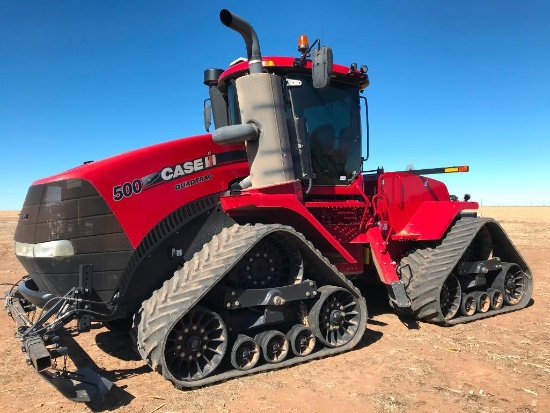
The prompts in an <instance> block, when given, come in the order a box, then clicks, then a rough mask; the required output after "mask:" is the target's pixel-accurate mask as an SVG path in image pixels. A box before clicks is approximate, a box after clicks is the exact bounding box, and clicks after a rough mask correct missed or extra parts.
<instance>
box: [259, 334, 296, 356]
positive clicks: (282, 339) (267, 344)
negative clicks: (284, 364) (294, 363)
mask: <svg viewBox="0 0 550 413" xmlns="http://www.w3.org/2000/svg"><path fill="white" fill-rule="evenodd" d="M255 340H256V342H257V343H258V344H259V345H260V347H261V348H262V353H263V355H264V359H265V361H267V362H268V363H280V362H281V361H283V360H284V359H285V358H286V356H287V355H288V347H289V345H288V344H289V343H288V340H287V338H286V336H285V335H284V334H283V333H281V332H280V331H277V330H269V331H265V332H263V333H260V334H258V335H256V337H255Z"/></svg>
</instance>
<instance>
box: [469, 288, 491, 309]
mask: <svg viewBox="0 0 550 413" xmlns="http://www.w3.org/2000/svg"><path fill="white" fill-rule="evenodd" d="M472 294H473V296H474V297H475V299H476V307H477V311H479V312H480V313H486V312H487V311H489V309H490V308H491V299H490V298H489V294H487V293H486V292H485V291H476V292H474V293H472Z"/></svg>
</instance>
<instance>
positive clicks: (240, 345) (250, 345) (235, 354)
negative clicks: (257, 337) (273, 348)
mask: <svg viewBox="0 0 550 413" xmlns="http://www.w3.org/2000/svg"><path fill="white" fill-rule="evenodd" d="M258 360H260V346H258V343H256V342H255V341H254V340H253V339H252V338H251V337H248V336H247V335H244V334H239V337H237V340H236V341H235V344H233V349H232V350H231V365H232V366H233V367H235V368H236V369H237V370H249V369H251V368H253V367H254V366H256V364H258Z"/></svg>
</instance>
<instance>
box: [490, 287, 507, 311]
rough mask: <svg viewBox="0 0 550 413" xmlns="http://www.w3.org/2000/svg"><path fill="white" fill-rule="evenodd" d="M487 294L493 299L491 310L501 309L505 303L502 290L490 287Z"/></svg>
mask: <svg viewBox="0 0 550 413" xmlns="http://www.w3.org/2000/svg"><path fill="white" fill-rule="evenodd" d="M487 294H489V299H490V300H491V310H500V309H501V308H502V306H503V305H504V296H503V295H502V293H501V292H500V290H497V289H495V288H489V290H487Z"/></svg>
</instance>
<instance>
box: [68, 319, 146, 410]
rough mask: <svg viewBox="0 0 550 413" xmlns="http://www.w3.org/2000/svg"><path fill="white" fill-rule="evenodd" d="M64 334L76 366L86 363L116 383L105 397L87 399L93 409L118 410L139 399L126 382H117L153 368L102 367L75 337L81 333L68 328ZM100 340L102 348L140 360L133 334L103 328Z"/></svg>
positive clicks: (97, 340) (107, 351) (120, 357)
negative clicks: (133, 343) (117, 332)
mask: <svg viewBox="0 0 550 413" xmlns="http://www.w3.org/2000/svg"><path fill="white" fill-rule="evenodd" d="M98 328H101V326H99V325H92V329H98ZM61 335H62V340H63V343H64V344H65V345H66V346H67V347H68V348H69V349H70V360H71V362H72V364H73V365H74V367H75V368H76V369H81V368H84V367H88V368H91V369H92V370H94V371H96V372H97V373H98V374H99V375H101V376H103V377H105V378H106V379H107V380H109V381H111V382H112V383H113V385H112V387H111V389H110V390H109V391H108V392H107V393H106V394H105V395H104V396H103V397H101V398H99V399H96V400H93V401H91V402H86V403H85V404H86V405H87V406H88V407H89V408H90V409H91V410H92V411H94V412H104V411H112V410H116V409H118V408H120V407H123V406H127V405H129V404H130V403H131V401H132V400H134V399H135V396H134V395H132V394H131V393H129V392H127V391H126V390H125V388H126V385H122V386H119V385H117V384H116V383H117V381H120V380H122V379H126V378H129V377H133V376H137V375H140V374H144V373H148V372H150V371H151V369H150V367H149V366H147V365H140V366H139V367H136V368H129V369H116V370H107V369H104V368H101V367H99V366H98V365H97V364H96V363H95V362H94V360H93V359H92V358H91V357H90V355H89V354H88V353H87V352H86V351H85V350H84V349H83V348H82V346H81V345H80V344H79V343H78V342H77V340H75V337H77V336H78V333H77V332H76V330H73V329H68V330H65V332H64V333H62V334H61ZM96 343H97V345H98V347H99V348H100V349H101V350H102V351H104V352H106V353H107V354H109V355H112V356H113V357H116V358H119V359H121V360H125V361H135V360H140V358H139V357H138V355H137V354H136V353H135V351H134V350H133V346H132V343H131V339H130V337H129V336H124V335H122V334H116V333H111V332H105V331H103V332H99V333H98V334H97V335H96ZM71 370H72V368H71Z"/></svg>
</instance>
